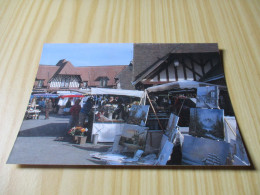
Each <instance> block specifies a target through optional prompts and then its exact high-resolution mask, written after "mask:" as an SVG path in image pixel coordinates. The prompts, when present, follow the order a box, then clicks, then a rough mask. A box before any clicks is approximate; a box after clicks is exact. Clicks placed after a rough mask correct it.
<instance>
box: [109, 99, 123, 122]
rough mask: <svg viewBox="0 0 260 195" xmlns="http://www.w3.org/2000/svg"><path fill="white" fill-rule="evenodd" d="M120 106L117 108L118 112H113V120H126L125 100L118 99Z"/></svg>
mask: <svg viewBox="0 0 260 195" xmlns="http://www.w3.org/2000/svg"><path fill="white" fill-rule="evenodd" d="M117 103H118V106H117V108H116V110H115V111H114V112H113V116H112V118H114V119H119V118H120V119H124V118H125V108H124V106H123V104H122V103H123V100H122V99H118V100H117Z"/></svg>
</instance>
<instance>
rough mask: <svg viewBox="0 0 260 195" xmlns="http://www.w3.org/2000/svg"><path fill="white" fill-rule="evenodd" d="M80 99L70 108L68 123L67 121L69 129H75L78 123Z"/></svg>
mask: <svg viewBox="0 0 260 195" xmlns="http://www.w3.org/2000/svg"><path fill="white" fill-rule="evenodd" d="M79 103H80V99H77V100H76V101H75V105H74V106H72V107H71V108H70V114H71V117H70V121H69V129H70V128H72V127H75V126H77V125H78V123H79V112H80V110H81V106H80V105H79Z"/></svg>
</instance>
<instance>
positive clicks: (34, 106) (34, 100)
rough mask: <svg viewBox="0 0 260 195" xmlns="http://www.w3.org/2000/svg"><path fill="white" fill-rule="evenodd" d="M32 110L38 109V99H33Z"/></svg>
mask: <svg viewBox="0 0 260 195" xmlns="http://www.w3.org/2000/svg"><path fill="white" fill-rule="evenodd" d="M31 108H32V109H33V110H35V109H36V98H33V99H32V103H31Z"/></svg>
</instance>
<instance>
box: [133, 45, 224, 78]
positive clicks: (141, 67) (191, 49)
mask: <svg viewBox="0 0 260 195" xmlns="http://www.w3.org/2000/svg"><path fill="white" fill-rule="evenodd" d="M214 52H219V49H218V44H217V43H186V44H185V43H135V44H134V56H133V64H134V66H133V81H134V80H136V79H137V78H138V77H140V74H142V73H143V72H144V71H145V70H146V69H148V68H149V67H150V66H151V65H153V64H155V63H156V62H158V61H160V60H161V59H164V58H166V56H167V55H169V54H178V53H214Z"/></svg>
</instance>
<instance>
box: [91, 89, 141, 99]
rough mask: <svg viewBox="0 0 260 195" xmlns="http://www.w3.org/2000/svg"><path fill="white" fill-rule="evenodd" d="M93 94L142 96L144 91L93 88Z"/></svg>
mask: <svg viewBox="0 0 260 195" xmlns="http://www.w3.org/2000/svg"><path fill="white" fill-rule="evenodd" d="M91 95H125V96H130V97H131V96H133V97H139V98H142V97H143V95H144V91H138V90H124V89H108V88H91Z"/></svg>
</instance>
